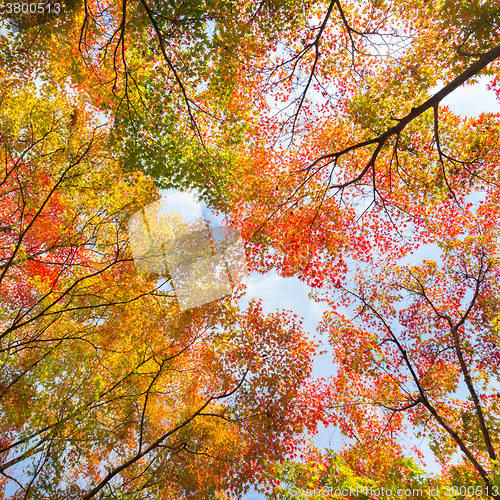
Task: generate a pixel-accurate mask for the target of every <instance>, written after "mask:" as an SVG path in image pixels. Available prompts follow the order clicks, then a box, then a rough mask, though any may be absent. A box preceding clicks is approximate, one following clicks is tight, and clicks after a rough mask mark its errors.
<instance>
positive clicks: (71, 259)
mask: <svg viewBox="0 0 500 500" xmlns="http://www.w3.org/2000/svg"><path fill="white" fill-rule="evenodd" d="M7 83H8V82H7ZM7 83H6V82H4V84H5V85H4V86H3V87H2V90H3V93H2V103H3V106H2V125H3V127H2V149H1V153H0V154H1V155H2V164H3V165H4V174H3V177H2V183H1V189H2V191H1V192H0V199H1V204H2V205H1V206H2V212H1V223H0V226H1V228H2V232H1V243H0V249H1V253H0V259H1V260H0V263H1V275H0V276H1V282H0V294H1V296H2V304H1V307H2V317H1V323H0V326H1V330H0V332H1V333H0V342H1V344H0V362H1V364H2V371H1V376H0V411H1V421H2V429H1V434H0V442H1V449H0V457H1V460H0V474H2V476H3V478H4V481H3V486H4V487H8V488H9V491H12V490H13V489H14V490H15V492H14V493H12V498H38V497H44V496H49V497H50V498H80V499H87V498H89V499H90V498H105V497H108V496H110V495H111V496H113V495H128V496H129V497H131V498H166V497H172V496H173V497H181V496H184V497H193V498H209V497H212V498H216V497H218V496H220V495H222V494H223V492H225V491H227V492H230V491H233V492H234V495H241V492H243V491H245V489H248V487H249V482H250V481H251V480H252V478H255V477H258V474H259V473H260V471H261V470H262V467H263V464H264V462H265V460H276V459H278V458H283V457H286V456H288V455H290V454H293V451H294V447H295V446H296V443H297V440H300V435H301V433H302V431H303V430H304V429H306V428H312V427H313V426H314V419H313V418H312V415H311V412H310V411H309V410H308V402H307V401H306V399H305V387H304V381H305V380H306V379H307V377H308V374H309V373H310V365H311V361H312V354H313V352H314V350H315V347H314V345H313V343H311V342H310V341H308V340H307V338H306V336H305V333H304V332H303V331H302V329H301V328H300V325H299V324H297V322H296V321H295V320H294V319H293V318H292V317H289V316H288V315H287V314H285V313H276V314H274V315H269V316H265V315H264V314H263V313H262V310H261V307H260V305H259V304H258V303H252V304H251V305H250V306H249V308H248V309H247V310H246V311H240V310H238V308H237V307H236V305H235V300H236V298H237V297H229V298H226V299H222V300H219V301H218V302H214V303H211V304H207V305H205V306H203V307H200V308H197V309H195V310H188V311H185V312H182V313H181V311H180V310H179V306H178V304H177V302H176V298H175V295H174V294H173V293H172V292H171V291H168V290H167V291H165V286H166V279H160V278H159V277H155V276H154V275H147V274H144V273H141V272H139V271H137V270H136V269H135V266H134V264H133V259H132V256H131V253H130V248H129V245H128V240H129V235H128V234H127V222H128V219H129V218H130V216H131V215H132V214H133V213H134V212H135V211H136V210H137V209H138V208H140V207H141V206H142V205H144V204H147V203H148V202H150V201H152V200H154V199H155V198H156V197H157V196H158V192H157V191H156V189H155V188H154V185H153V183H152V182H151V181H150V180H148V179H146V178H145V177H144V176H141V175H140V174H136V175H135V176H127V175H126V174H124V173H123V172H122V171H121V170H120V167H119V165H118V164H117V162H116V161H115V160H114V159H113V157H112V156H111V155H110V153H109V150H108V149H107V148H106V146H107V144H109V142H108V131H107V130H106V128H105V127H104V126H103V125H100V124H99V123H98V122H97V121H96V118H95V112H93V110H92V109H90V108H87V109H85V108H84V107H83V104H82V103H81V102H78V101H77V100H76V102H75V99H71V98H70V97H69V96H67V95H64V94H60V93H59V92H58V91H57V90H53V91H52V93H49V92H48V89H47V88H45V89H43V90H42V91H41V92H42V94H41V95H40V96H38V97H37V96H36V91H34V89H33V86H28V87H27V88H25V87H23V86H20V85H17V86H9V85H8V84H7ZM82 108H83V109H84V110H85V111H80V112H79V115H78V119H77V120H75V109H80V110H82ZM283 381H286V383H284V382H283Z"/></svg>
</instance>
